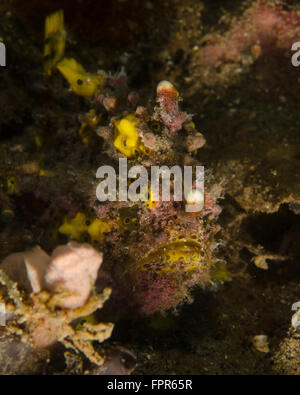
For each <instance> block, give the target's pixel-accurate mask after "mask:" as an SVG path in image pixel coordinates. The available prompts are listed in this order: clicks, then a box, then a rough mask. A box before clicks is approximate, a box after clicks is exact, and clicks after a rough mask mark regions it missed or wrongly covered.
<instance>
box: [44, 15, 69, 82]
mask: <svg viewBox="0 0 300 395" xmlns="http://www.w3.org/2000/svg"><path fill="white" fill-rule="evenodd" d="M65 46H66V31H65V28H64V13H63V10H59V11H57V12H55V13H53V14H51V15H49V16H48V17H47V18H46V22H45V46H44V57H45V65H44V70H45V73H46V74H48V75H50V74H51V73H52V71H53V69H54V68H55V66H56V64H57V62H58V61H59V60H60V59H61V58H62V57H63V55H64V52H65Z"/></svg>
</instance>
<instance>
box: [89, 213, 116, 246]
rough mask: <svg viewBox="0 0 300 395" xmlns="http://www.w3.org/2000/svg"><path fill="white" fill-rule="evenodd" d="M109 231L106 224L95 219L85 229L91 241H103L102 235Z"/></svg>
mask: <svg viewBox="0 0 300 395" xmlns="http://www.w3.org/2000/svg"><path fill="white" fill-rule="evenodd" d="M109 231H110V226H109V225H108V223H107V222H105V221H101V220H100V219H95V220H94V221H92V223H91V224H90V225H89V226H88V227H87V232H88V234H89V235H90V237H91V241H92V242H95V241H99V242H101V241H103V238H104V233H107V232H109Z"/></svg>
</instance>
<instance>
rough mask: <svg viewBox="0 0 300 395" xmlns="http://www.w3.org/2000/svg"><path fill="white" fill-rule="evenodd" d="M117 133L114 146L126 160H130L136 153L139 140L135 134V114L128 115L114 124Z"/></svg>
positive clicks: (136, 121)
mask: <svg viewBox="0 0 300 395" xmlns="http://www.w3.org/2000/svg"><path fill="white" fill-rule="evenodd" d="M115 126H116V129H117V132H118V135H117V137H116V138H115V141H114V146H115V147H116V149H117V150H118V151H120V152H121V153H122V154H123V155H125V156H127V158H131V157H133V156H135V155H136V154H137V153H138V148H139V146H140V141H139V140H140V138H139V135H138V133H137V128H138V120H137V118H136V116H135V114H128V115H126V117H124V118H122V119H120V120H118V121H116V122H115Z"/></svg>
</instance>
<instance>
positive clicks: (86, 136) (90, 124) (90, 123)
mask: <svg viewBox="0 0 300 395" xmlns="http://www.w3.org/2000/svg"><path fill="white" fill-rule="evenodd" d="M99 121H100V117H99V116H98V115H96V111H95V110H94V109H92V110H90V111H89V113H88V116H86V117H85V119H84V120H83V121H82V123H81V126H80V129H79V132H78V134H79V136H80V138H81V141H82V142H83V144H89V143H90V142H91V134H90V133H89V132H90V130H89V129H90V128H95V127H96V126H97V125H98V123H99ZM93 134H94V133H93Z"/></svg>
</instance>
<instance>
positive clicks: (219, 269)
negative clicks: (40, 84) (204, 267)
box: [211, 262, 231, 283]
mask: <svg viewBox="0 0 300 395" xmlns="http://www.w3.org/2000/svg"><path fill="white" fill-rule="evenodd" d="M211 277H212V279H213V280H214V281H216V282H220V283H223V282H225V281H230V280H231V274H230V271H229V270H228V266H227V265H226V263H225V262H217V263H216V264H215V265H214V266H213V268H212V270H211Z"/></svg>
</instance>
